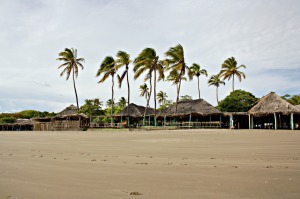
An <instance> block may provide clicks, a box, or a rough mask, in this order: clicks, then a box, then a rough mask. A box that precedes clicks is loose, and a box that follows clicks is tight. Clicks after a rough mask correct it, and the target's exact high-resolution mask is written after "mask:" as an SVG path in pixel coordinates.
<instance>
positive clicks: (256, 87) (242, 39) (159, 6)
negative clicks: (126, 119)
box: [0, 0, 300, 112]
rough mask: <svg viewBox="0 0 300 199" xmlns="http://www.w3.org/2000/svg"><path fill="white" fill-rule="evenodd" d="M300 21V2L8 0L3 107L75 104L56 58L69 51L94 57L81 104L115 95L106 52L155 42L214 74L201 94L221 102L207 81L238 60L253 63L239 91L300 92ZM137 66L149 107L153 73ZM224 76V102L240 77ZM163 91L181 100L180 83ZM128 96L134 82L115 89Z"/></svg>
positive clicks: (0, 92)
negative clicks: (104, 67) (148, 78)
mask: <svg viewBox="0 0 300 199" xmlns="http://www.w3.org/2000/svg"><path fill="white" fill-rule="evenodd" d="M299 21H300V1H299V0H256V1H253V0H214V1H211V0H177V1H174V0H151V1H149V0H0V27H1V28H0V58H1V61H0V112H18V111H22V110H38V111H49V112H59V111H61V110H62V109H63V108H65V107H66V106H69V105H70V104H74V105H75V104H76V100H75V94H74V89H73V84H72V79H71V78H70V79H69V80H68V81H66V77H65V76H64V77H60V72H61V69H58V66H59V65H60V64H62V63H61V62H59V61H57V60H56V59H57V58H58V53H59V52H61V51H63V50H64V49H65V48H75V49H77V51H78V57H82V58H84V59H85V63H84V69H83V70H80V71H79V75H78V78H77V79H76V86H77V92H78V97H79V104H80V105H83V104H84V101H85V99H94V98H100V100H101V101H103V103H104V104H106V101H107V100H108V99H110V98H111V79H108V80H107V81H106V82H105V83H103V84H99V83H97V82H98V81H99V78H97V77H96V73H97V70H98V69H99V66H100V64H101V62H102V61H103V60H104V58H105V57H106V56H113V57H115V56H116V54H117V52H118V51H119V50H123V51H126V52H127V53H129V54H130V57H131V59H132V60H134V59H135V58H136V57H137V56H138V54H139V53H140V52H141V51H142V50H143V49H144V48H146V47H151V48H154V49H155V50H156V53H157V54H158V55H159V57H160V59H165V55H164V54H165V52H166V51H167V50H168V49H169V48H170V47H174V46H176V45H177V44H181V45H182V46H183V48H184V53H185V61H186V64H187V65H188V66H190V65H192V64H193V63H197V64H199V65H200V66H201V68H203V69H206V70H207V72H208V77H205V76H200V89H201V98H203V99H205V100H206V101H208V102H209V103H211V104H212V105H216V104H217V102H216V88H215V87H213V86H208V84H207V81H208V79H209V77H210V76H211V75H215V74H217V73H218V72H219V71H220V69H221V65H222V63H223V62H224V60H226V59H227V58H229V57H235V59H236V60H237V62H238V65H241V64H243V65H245V66H246V67H247V68H246V69H241V70H242V71H243V72H244V73H245V74H246V78H245V79H243V80H242V81H241V82H238V81H236V82H235V89H242V90H246V91H248V92H251V93H252V94H254V95H255V96H256V97H262V96H264V95H266V94H268V93H269V92H271V91H274V92H276V93H277V94H279V95H285V94H291V95H296V94H300V89H299V87H300V78H299V76H300V23H299ZM132 68H133V65H132V64H131V65H130V73H129V77H130V85H131V102H133V103H136V104H140V105H146V100H145V98H144V97H140V96H139V85H141V84H143V83H144V82H143V80H144V76H141V77H140V78H139V79H137V80H134V79H133V71H132ZM123 70H124V68H123V69H120V70H119V71H117V73H118V74H121V73H122V72H123ZM115 81H117V80H116V79H115ZM225 82H226V85H225V86H221V87H220V88H219V99H224V98H225V97H226V96H227V95H229V94H230V92H231V90H232V82H231V80H230V81H227V80H225ZM158 91H164V92H166V93H167V95H168V99H170V100H173V101H176V87H175V86H174V85H172V83H171V82H158V84H157V92H158ZM180 95H190V96H192V97H193V98H194V99H196V98H197V97H198V91H197V79H196V78H195V79H194V80H193V81H186V82H183V83H182V88H181V92H180ZM122 96H124V97H126V98H127V86H126V84H124V85H123V86H122V88H121V89H119V88H118V87H117V86H115V100H116V101H118V100H119V99H120V98H121V97H122ZM151 105H152V106H153V99H151Z"/></svg>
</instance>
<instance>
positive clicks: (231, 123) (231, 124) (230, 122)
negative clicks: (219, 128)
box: [229, 114, 233, 129]
mask: <svg viewBox="0 0 300 199" xmlns="http://www.w3.org/2000/svg"><path fill="white" fill-rule="evenodd" d="M229 125H230V127H229V128H230V129H231V128H232V127H233V116H232V114H231V115H230V116H229Z"/></svg>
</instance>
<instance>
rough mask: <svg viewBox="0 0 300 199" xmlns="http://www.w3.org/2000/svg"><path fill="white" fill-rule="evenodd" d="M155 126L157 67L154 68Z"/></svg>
mask: <svg viewBox="0 0 300 199" xmlns="http://www.w3.org/2000/svg"><path fill="white" fill-rule="evenodd" d="M153 90H154V93H153V94H154V95H153V96H154V126H156V68H155V69H154V87H153Z"/></svg>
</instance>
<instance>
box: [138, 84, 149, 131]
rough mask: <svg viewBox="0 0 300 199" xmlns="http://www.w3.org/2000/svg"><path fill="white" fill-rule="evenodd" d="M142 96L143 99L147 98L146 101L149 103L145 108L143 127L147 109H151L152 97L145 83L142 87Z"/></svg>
mask: <svg viewBox="0 0 300 199" xmlns="http://www.w3.org/2000/svg"><path fill="white" fill-rule="evenodd" d="M139 91H140V96H141V97H145V98H146V101H147V104H146V107H145V113H144V118H143V125H145V116H146V111H147V108H148V107H149V98H150V97H149V96H150V93H149V88H148V86H147V84H146V83H144V84H143V85H140V89H139Z"/></svg>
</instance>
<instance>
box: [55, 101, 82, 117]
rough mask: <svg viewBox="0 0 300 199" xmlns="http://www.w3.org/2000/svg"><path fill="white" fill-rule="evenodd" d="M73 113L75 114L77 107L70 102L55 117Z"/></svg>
mask: <svg viewBox="0 0 300 199" xmlns="http://www.w3.org/2000/svg"><path fill="white" fill-rule="evenodd" d="M74 114H77V107H76V106H74V105H73V104H71V105H70V106H68V107H67V108H65V109H64V110H62V111H61V112H60V113H58V114H57V115H56V117H63V116H65V115H74Z"/></svg>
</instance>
